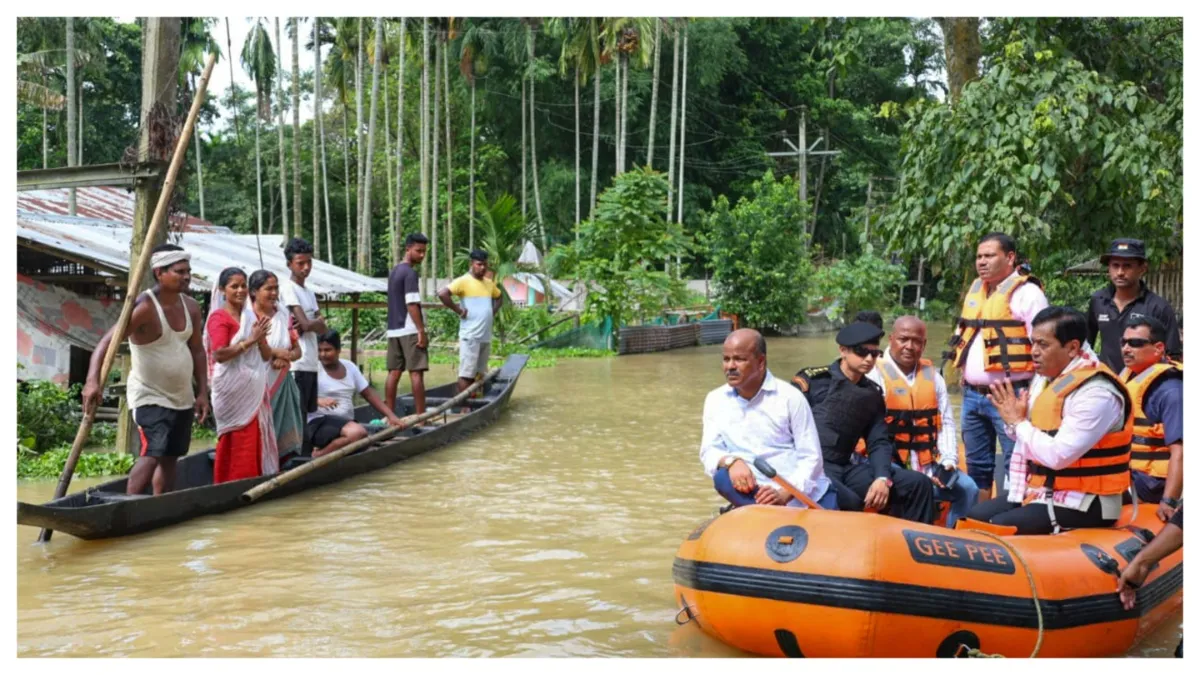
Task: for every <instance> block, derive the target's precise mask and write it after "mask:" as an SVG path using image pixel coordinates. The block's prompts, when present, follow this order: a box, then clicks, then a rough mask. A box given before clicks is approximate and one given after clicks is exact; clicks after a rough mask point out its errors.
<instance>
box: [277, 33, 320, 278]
mask: <svg viewBox="0 0 1200 675" xmlns="http://www.w3.org/2000/svg"><path fill="white" fill-rule="evenodd" d="M291 26H292V30H291V38H292V216H293V218H294V220H295V225H296V226H295V228H293V230H292V231H293V232H294V233H295V234H296V236H298V237H302V236H304V214H303V213H302V212H301V205H300V19H298V18H296V17H292V21H291ZM279 47H280V49H281V50H282V49H283V45H280V46H279ZM282 178H283V177H282V176H280V181H281V182H282ZM314 218H315V215H314ZM313 229H314V230H315V229H316V220H314V221H313ZM315 253H316V254H317V255H318V256H319V255H321V241H320V240H319V239H318V240H317V242H316V250H315Z"/></svg>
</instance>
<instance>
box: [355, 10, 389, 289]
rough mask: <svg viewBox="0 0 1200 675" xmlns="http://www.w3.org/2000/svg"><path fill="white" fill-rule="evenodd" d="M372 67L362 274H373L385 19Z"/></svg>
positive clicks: (360, 253) (379, 23)
mask: <svg viewBox="0 0 1200 675" xmlns="http://www.w3.org/2000/svg"><path fill="white" fill-rule="evenodd" d="M373 61H374V64H373V65H372V67H371V112H370V115H369V117H368V118H367V154H366V168H365V169H364V172H363V176H364V178H363V210H362V227H360V228H359V232H360V233H361V235H360V239H359V241H358V246H359V249H358V268H359V272H360V273H362V274H367V275H370V273H371V244H372V241H371V187H372V185H371V169H372V167H373V166H374V165H375V162H374V161H372V160H373V159H374V158H375V120H376V117H377V115H378V113H379V69H380V66H382V64H383V17H377V18H376V19H375V58H374V59H373Z"/></svg>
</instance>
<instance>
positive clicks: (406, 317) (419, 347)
mask: <svg viewBox="0 0 1200 675" xmlns="http://www.w3.org/2000/svg"><path fill="white" fill-rule="evenodd" d="M428 246H429V239H428V238H427V237H426V236H425V235H423V234H421V233H420V232H412V233H410V234H409V235H408V236H407V237H405V239H404V260H402V261H400V262H399V263H397V264H396V266H395V267H393V268H392V272H391V274H389V275H388V318H387V320H388V330H387V369H388V378H387V384H386V385H385V387H384V402H385V403H386V404H387V408H388V410H395V409H396V389H397V388H398V387H399V386H400V375H401V374H403V373H404V371H405V370H407V371H408V377H409V379H410V380H412V392H413V408H414V410H413V412H414V413H415V414H417V415H420V414H421V413H423V412H425V371H427V370H429V338H428V336H426V334H425V317H424V315H423V314H422V313H421V286H420V279H419V278H418V277H417V271H416V268H417V267H418V266H420V264H421V263H422V262H423V261H424V260H425V251H426V249H427V248H428Z"/></svg>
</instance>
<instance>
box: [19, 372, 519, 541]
mask: <svg viewBox="0 0 1200 675" xmlns="http://www.w3.org/2000/svg"><path fill="white" fill-rule="evenodd" d="M528 360H529V357H528V355H525V354H515V355H512V356H509V357H508V359H507V360H506V361H505V363H504V366H503V368H502V369H501V371H500V374H499V375H498V376H497V377H496V379H495V380H494V381H492V382H491V384H490V385H489V386H488V387H487V389H486V390H485V391H484V394H483V396H482V397H480V398H475V399H471V400H470V408H471V411H470V412H469V413H468V414H465V415H461V416H457V415H447V416H445V417H444V418H439V420H442V421H443V422H444V423H442V424H438V425H434V424H433V423H434V422H435V421H437V420H431V421H430V423H429V424H430V426H423V427H418V428H416V429H406V430H404V431H402V432H400V433H398V434H396V435H395V436H393V437H392V438H390V439H388V440H386V441H383V442H381V443H377V444H374V445H372V446H370V447H369V448H366V449H364V450H361V451H359V452H357V453H354V454H352V455H349V456H347V457H343V458H342V459H340V460H338V461H336V462H333V463H331V464H329V465H328V466H325V467H321V468H320V469H317V470H315V471H312V472H311V473H308V474H306V475H304V476H302V477H300V478H298V479H296V480H294V481H292V482H290V483H288V484H286V485H283V486H281V487H279V488H278V489H276V490H274V491H272V492H271V493H270V494H268V495H266V496H264V497H263V499H262V501H266V500H268V499H278V498H280V497H286V496H289V495H293V494H295V493H297V492H302V491H304V490H307V489H309V488H312V487H316V486H318V485H326V484H329V483H334V482H337V481H340V480H342V479H344V478H349V477H350V476H355V475H358V474H361V473H367V472H369V471H375V470H378V469H382V468H384V467H386V466H389V465H391V464H394V463H396V462H399V461H401V460H405V459H408V458H410V457H415V456H417V455H420V454H422V453H425V452H428V451H430V450H434V449H436V448H439V447H441V446H444V445H446V444H447V443H450V442H451V441H454V440H458V439H460V438H463V437H465V436H468V435H470V434H472V433H474V432H476V431H478V430H479V429H481V428H483V427H485V426H487V425H488V424H490V423H491V422H493V421H495V420H496V418H497V417H499V415H500V412H501V410H502V409H503V408H504V405H505V404H506V403H507V402H508V399H509V397H511V396H512V392H513V389H514V388H516V385H517V379H518V378H519V377H520V375H521V371H522V370H523V369H524V368H525V363H526V362H527V361H528ZM455 393H457V389H456V385H455V384H454V383H451V384H447V385H443V386H441V387H436V388H434V389H430V390H428V391H427V392H426V405H427V407H428V408H430V409H432V408H433V407H435V406H437V405H438V404H440V403H443V402H445V401H446V400H449V399H450V398H451V397H453V396H454V395H455ZM412 409H413V402H412V396H411V395H409V396H404V397H400V398H398V399H397V401H396V412H397V414H400V415H404V414H407V413H409V412H411V411H412ZM377 417H379V414H378V413H377V412H376V411H375V410H374V409H373V408H371V407H370V406H360V407H359V408H357V409H356V410H355V418H356V419H357V420H358V421H359V422H364V423H365V422H368V421H370V420H372V419H375V418H377ZM212 455H213V453H212V451H208V452H197V453H192V454H190V455H188V456H187V457H184V458H182V459H180V460H179V464H178V468H177V472H176V477H175V481H176V488H175V490H174V491H172V492H168V493H166V494H163V495H159V496H153V495H150V494H143V495H126V494H125V484H126V479H125V478H121V479H119V480H114V481H110V482H108V483H103V484H101V485H97V486H94V487H91V488H88V489H86V490H83V491H80V492H75V493H73V494H69V495H67V496H65V497H63V498H61V499H56V500H53V501H50V502H46V503H44V504H27V503H25V502H20V501H18V502H17V523H18V524H20V525H32V526H34V527H48V528H51V529H53V530H56V531H59V532H65V533H66V534H70V535H72V536H75V537H79V538H80V539H105V538H109V537H122V536H125V535H130V534H138V533H141V532H147V531H150V530H154V529H158V528H160V527H166V526H168V525H174V524H175V523H180V522H183V521H186V520H191V519H192V518H196V517H198V516H205V515H210V514H214V513H222V512H225V511H231V510H233V509H237V508H240V507H242V506H248V504H245V503H243V501H242V500H241V495H242V493H244V492H245V491H247V490H249V489H250V488H252V487H254V486H256V485H258V484H259V483H262V482H264V481H266V480H269V479H270V478H271V477H270V476H258V477H255V478H246V479H243V480H237V481H230V482H228V483H222V484H220V485H213V484H212V474H213V459H212ZM256 503H257V502H256Z"/></svg>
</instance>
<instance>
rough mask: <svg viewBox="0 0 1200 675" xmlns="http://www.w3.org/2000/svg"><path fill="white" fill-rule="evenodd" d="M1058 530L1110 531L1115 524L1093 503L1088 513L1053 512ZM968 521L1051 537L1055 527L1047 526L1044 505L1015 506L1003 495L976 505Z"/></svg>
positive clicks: (968, 513) (1096, 503) (1047, 518)
mask: <svg viewBox="0 0 1200 675" xmlns="http://www.w3.org/2000/svg"><path fill="white" fill-rule="evenodd" d="M1054 516H1055V518H1057V519H1058V524H1059V527H1062V528H1064V529H1068V530H1074V529H1078V528H1081V527H1112V525H1113V523H1115V522H1117V520H1116V519H1115V518H1113V519H1112V520H1105V519H1104V518H1103V517H1102V516H1101V510H1100V499H1099V498H1096V499H1093V500H1092V505H1091V507H1089V508H1088V510H1087V511H1077V510H1075V509H1068V508H1065V507H1062V506H1059V507H1056V508H1055V509H1054ZM967 517H968V518H972V519H974V520H981V521H983V522H985V523H992V524H993V525H1015V526H1016V528H1017V534H1051V533H1053V532H1054V527H1053V526H1052V525H1051V524H1050V510H1049V509H1048V508H1046V505H1045V504H1026V505H1025V506H1021V505H1020V504H1014V503H1012V502H1010V501H1008V496H1007V495H1004V496H1001V497H996V498H995V499H989V500H987V501H986V502H979V503H978V504H976V505H975V506H974V508H972V509H971V510H970V511H968V512H967Z"/></svg>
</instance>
